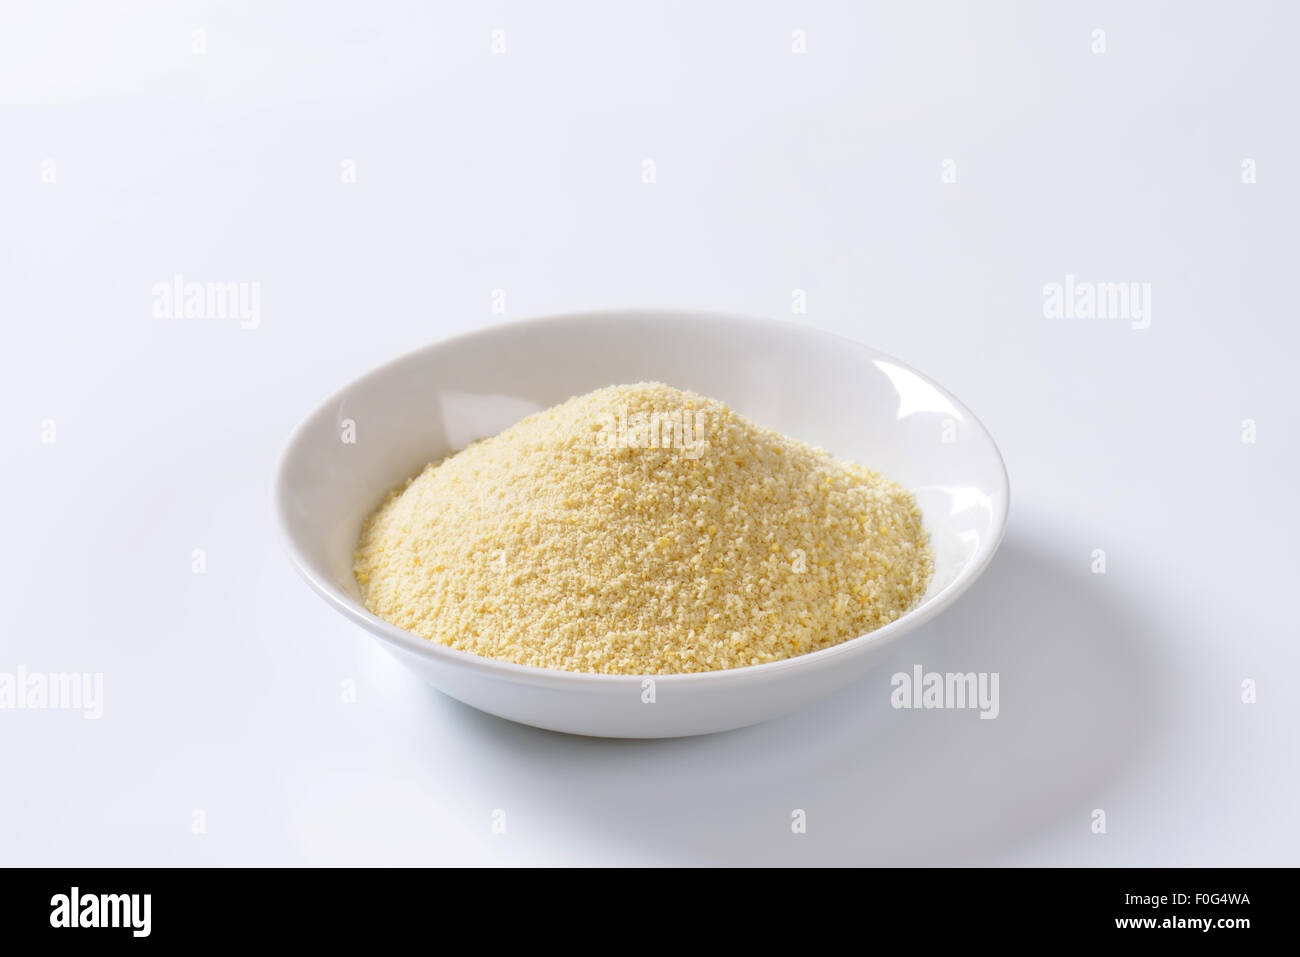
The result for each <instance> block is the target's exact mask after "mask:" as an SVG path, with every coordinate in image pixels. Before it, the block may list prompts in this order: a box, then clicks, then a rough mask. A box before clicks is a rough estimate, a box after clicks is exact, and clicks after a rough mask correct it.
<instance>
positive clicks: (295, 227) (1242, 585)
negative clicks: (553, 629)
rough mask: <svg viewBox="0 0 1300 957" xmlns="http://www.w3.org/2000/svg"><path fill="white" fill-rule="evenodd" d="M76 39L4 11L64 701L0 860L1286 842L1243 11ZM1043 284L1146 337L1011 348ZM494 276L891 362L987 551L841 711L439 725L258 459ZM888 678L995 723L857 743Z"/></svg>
mask: <svg viewBox="0 0 1300 957" xmlns="http://www.w3.org/2000/svg"><path fill="white" fill-rule="evenodd" d="M115 6H118V7H123V6H125V7H128V9H127V12H124V13H115V12H112V11H110V10H109V9H108V5H100V4H91V3H84V4H76V5H68V4H59V3H23V4H13V3H11V4H6V5H5V6H4V8H3V12H2V13H0V107H2V108H3V129H4V149H3V150H0V211H2V212H0V293H2V294H3V298H2V299H0V303H2V305H0V308H2V309H3V311H4V319H5V323H4V327H5V332H6V335H7V341H6V344H5V345H6V348H5V350H4V374H3V376H2V377H0V383H2V384H0V389H3V407H4V412H5V414H4V429H5V433H4V436H5V441H4V442H3V444H2V445H0V449H2V454H3V456H4V458H3V462H0V468H3V474H4V475H5V490H6V497H7V499H8V502H9V507H8V508H7V509H6V518H5V532H6V536H5V537H6V541H7V543H8V547H7V548H6V549H5V550H4V558H3V566H2V570H3V574H4V580H5V581H6V582H7V586H6V590H5V595H6V598H7V603H6V608H5V611H6V614H5V622H4V631H3V648H2V649H0V671H12V670H13V669H14V668H16V667H17V665H19V664H24V665H26V666H27V667H28V668H30V669H34V670H47V671H64V670H67V671H92V672H102V673H103V675H104V696H105V700H104V715H103V717H102V719H100V720H98V721H88V720H83V719H82V718H81V717H80V716H79V715H78V714H73V713H68V712H61V711H16V712H10V711H0V762H2V763H3V766H4V768H5V782H6V785H7V786H6V787H5V788H3V789H2V790H0V860H2V861H3V862H5V863H39V864H67V863H76V864H116V863H128V864H144V863H195V864H201V863H293V862H310V863H337V862H401V863H495V862H508V863H634V862H641V863H670V862H685V863H721V862H742V863H760V862H765V863H766V862H771V863H781V862H788V863H826V862H834V863H893V862H902V863H925V862H945V863H968V862H969V863H976V862H982V863H996V864H1017V863H1084V864H1105V863H1110V864H1152V863H1155V864H1218V863H1276V864H1282V863H1287V864H1295V863H1297V856H1298V855H1297V850H1298V849H1300V848H1298V844H1300V841H1298V839H1297V825H1296V823H1295V821H1294V817H1293V813H1294V808H1295V805H1296V799H1297V796H1298V795H1297V774H1298V773H1300V772H1298V771H1297V765H1296V760H1295V747H1296V744H1295V728H1296V727H1297V723H1298V719H1300V714H1297V705H1296V697H1295V692H1294V688H1293V687H1292V685H1293V676H1294V675H1295V674H1296V673H1297V665H1298V664H1300V662H1298V661H1297V658H1300V654H1298V653H1297V628H1296V624H1295V620H1296V616H1295V611H1294V607H1293V606H1294V602H1293V601H1292V596H1293V593H1294V590H1295V582H1296V578H1297V560H1296V557H1295V547H1294V539H1295V534H1296V531H1297V528H1300V516H1298V515H1297V498H1296V493H1295V487H1294V486H1295V480H1294V476H1295V475H1296V473H1297V465H1298V464H1300V462H1298V461H1297V453H1296V443H1295V439H1294V426H1295V411H1294V408H1295V405H1294V399H1293V396H1294V390H1295V373H1294V368H1293V366H1294V350H1295V347H1296V344H1297V341H1296V340H1297V333H1296V324H1295V315H1294V314H1295V295H1294V282H1293V279H1292V276H1293V275H1294V272H1295V262H1296V252H1297V249H1296V246H1297V244H1296V238H1295V235H1296V234H1295V223H1296V221H1297V219H1298V218H1300V217H1298V216H1297V213H1298V212H1300V209H1298V207H1300V203H1298V202H1297V200H1298V198H1300V197H1298V196H1297V177H1296V174H1295V170H1296V162H1297V148H1298V147H1300V137H1297V133H1296V124H1295V108H1294V94H1295V90H1296V88H1297V66H1296V57H1295V54H1294V50H1293V49H1292V47H1293V38H1294V36H1295V34H1296V28H1297V26H1298V25H1300V24H1297V12H1296V9H1295V7H1294V6H1293V5H1287V4H1280V3H1279V4H1276V5H1270V4H1260V5H1256V4H1250V3H1247V4H1237V5H1234V6H1232V7H1231V8H1228V7H1225V6H1215V5H1198V4H1172V3H1171V4H1137V5H1134V4H1102V5H1092V6H1089V7H1087V8H1083V7H1079V8H1077V9H1067V8H1064V7H1063V6H1062V5H1058V4H1052V5H1050V6H1046V5H1029V4H1026V5H1022V6H1002V5H998V6H992V7H988V8H986V5H979V6H978V7H977V6H975V5H969V6H968V5H964V4H963V5H954V6H951V7H950V6H946V5H945V6H932V5H928V4H927V5H916V4H898V5H896V6H891V7H889V8H887V9H880V10H875V11H859V10H858V9H857V6H858V5H856V4H852V5H851V4H848V3H842V4H841V3H826V4H813V5H808V4H794V3H788V4H750V3H745V4H741V3H729V4H720V5H713V6H710V7H709V8H708V9H707V10H702V9H700V7H701V5H700V4H694V3H691V4H686V3H676V4H651V5H639V6H632V5H620V7H622V9H620V10H618V11H615V10H612V9H607V7H608V6H610V5H603V4H595V3H592V4H553V3H546V4H540V3H539V4H509V5H506V4H495V5H484V6H481V7H474V6H468V5H466V6H455V7H452V6H448V5H441V4H440V5H438V6H437V8H436V9H435V8H434V7H433V5H428V6H426V5H424V4H416V3H411V4H402V5H394V4H389V5H385V4H369V5H355V4H351V5H342V4H340V5H337V8H336V9H332V10H331V9H326V8H325V6H324V5H316V4H313V5H311V7H310V8H308V7H306V6H305V5H300V4H272V3H265V4H264V3H259V4H252V3H248V4H229V5H222V6H221V7H219V8H218V7H217V6H215V5H213V6H207V5H203V6H199V5H187V4H167V5H165V6H164V5H162V4H158V5H157V7H156V8H155V7H146V6H130V5H115ZM1099 27H1100V28H1104V29H1105V30H1106V36H1107V52H1106V53H1105V54H1100V55H1098V54H1092V53H1090V51H1089V47H1090V43H1091V31H1092V30H1093V29H1094V28H1099ZM496 28H504V29H505V30H506V38H507V51H508V52H507V53H505V54H503V55H492V54H491V53H490V52H489V44H490V42H491V31H492V30H493V29H496ZM796 28H800V29H804V30H806V31H807V37H808V52H807V53H806V54H803V55H793V54H791V52H790V46H791V31H792V30H793V29H796ZM194 29H203V30H205V31H206V43H207V52H206V53H204V54H200V55H195V54H192V53H191V52H190V51H191V31H192V30H194ZM647 158H651V159H653V160H655V162H656V171H657V182H656V183H655V184H654V185H644V184H643V183H642V182H641V171H642V161H643V160H644V159H647ZM948 158H951V159H954V160H955V161H956V164H957V173H958V179H957V182H956V183H954V184H944V183H942V182H941V181H940V173H941V164H942V162H943V161H944V160H945V159H948ZM1244 158H1253V159H1255V160H1256V162H1257V169H1258V182H1257V183H1255V184H1250V185H1246V184H1243V183H1242V182H1241V163H1242V160H1243V159H1244ZM46 159H53V160H54V161H55V164H56V167H55V168H56V170H57V182H56V183H54V184H52V185H43V184H42V182H41V173H42V168H43V167H42V163H43V161H44V160H46ZM347 159H352V160H355V162H356V170H357V182H356V183H355V184H351V185H343V184H341V183H340V168H341V167H340V164H341V162H342V161H343V160H347ZM176 273H182V274H184V275H185V276H187V277H190V278H192V279H196V280H200V281H240V280H242V281H257V282H260V283H261V288H262V317H261V323H260V325H259V327H258V328H257V329H256V330H241V329H240V328H239V327H238V325H237V324H236V323H234V322H232V321H229V320H227V321H198V320H170V321H169V320H158V319H154V318H153V316H152V314H151V305H152V296H151V290H152V287H153V285H154V284H155V283H158V282H166V281H168V280H170V278H171V277H172V276H173V275H174V274H176ZM1067 274H1073V275H1076V276H1078V277H1079V278H1080V279H1089V280H1111V281H1138V282H1149V283H1151V285H1152V302H1153V310H1152V322H1151V326H1150V328H1148V329H1145V330H1134V329H1132V328H1131V327H1130V325H1129V324H1128V323H1125V322H1122V321H1101V320H1095V321H1087V320H1049V319H1045V318H1044V317H1043V312H1042V305H1043V294H1042V288H1043V286H1044V284H1046V283H1050V282H1063V281H1064V277H1065V276H1066V275H1067ZM796 288H798V289H804V290H806V293H807V302H808V311H807V313H806V314H805V315H795V316H791V315H790V302H791V290H792V289H796ZM493 289H504V290H506V304H507V312H506V315H505V317H506V318H510V317H520V316H526V315H531V314H540V313H546V312H559V311H569V310H575V309H583V308H590V307H599V306H610V305H619V306H621V305H671V306H680V307H686V308H702V309H717V310H723V311H730V312H739V313H751V314H759V315H769V316H774V317H782V316H785V317H789V319H790V321H792V322H805V323H809V324H813V325H816V326H820V327H824V328H827V329H831V330H834V331H837V332H841V333H844V334H847V335H850V336H852V337H855V338H857V339H860V340H861V341H863V342H866V343H867V344H869V345H872V346H875V347H877V348H879V349H882V350H883V351H885V352H888V353H890V354H893V355H897V356H898V357H900V358H902V359H904V360H905V361H908V362H910V363H912V364H914V365H916V366H917V367H918V368H921V369H924V370H925V371H926V372H927V373H929V374H931V375H933V376H934V377H935V378H936V379H937V380H938V381H940V382H942V383H944V384H945V385H946V386H948V387H949V388H951V389H952V390H953V391H954V392H955V393H956V394H957V395H959V396H961V397H962V399H963V400H965V401H966V402H967V403H968V404H969V406H970V407H971V408H972V409H973V410H974V412H975V413H976V414H977V415H978V416H979V417H980V418H981V419H982V420H983V422H984V423H985V424H986V425H987V426H988V427H989V428H990V430H991V431H992V433H993V435H994V437H995V438H996V439H997V441H998V443H999V445H1000V447H1001V448H1002V450H1003V452H1004V454H1005V456H1006V458H1007V465H1008V469H1009V471H1010V474H1011V482H1012V488H1013V496H1014V502H1013V505H1012V517H1011V525H1010V528H1009V530H1008V534H1007V540H1006V541H1005V542H1004V544H1003V547H1002V550H1001V551H1000V553H999V555H998V558H997V560H996V561H995V562H994V564H993V565H992V566H991V567H990V569H989V571H988V572H987V574H986V575H985V576H984V578H982V579H981V581H980V582H979V584H978V585H977V586H976V587H975V588H974V589H972V591H971V592H970V593H969V594H968V595H967V596H965V598H963V600H962V601H961V603H960V604H959V605H958V606H957V607H954V608H953V609H952V610H951V611H950V612H949V613H947V614H945V615H944V616H942V617H941V618H940V619H938V620H937V621H936V622H935V623H933V624H932V625H931V626H929V627H927V628H926V629H925V631H924V632H923V633H920V634H918V635H916V636H914V638H913V639H912V640H909V641H908V642H907V643H905V644H902V645H899V646H898V649H897V650H898V654H897V658H896V660H891V661H889V662H888V663H886V664H885V665H884V666H883V667H882V668H881V669H880V670H879V672H878V674H877V675H876V676H875V677H874V678H868V679H866V680H864V681H862V682H859V683H858V684H856V685H854V686H853V687H851V688H849V689H846V690H845V691H843V692H841V693H839V694H837V695H836V696H834V697H833V698H831V699H828V700H827V701H824V702H822V703H820V704H818V705H815V706H813V707H810V708H808V709H805V710H803V711H801V712H799V713H798V714H795V715H793V716H791V717H789V718H786V719H782V720H780V721H777V722H773V723H770V724H767V725H761V726H758V727H755V728H751V729H747V730H744V731H738V732H734V733H730V734H726V735H721V736H717V737H710V738H699V739H689V740H684V741H663V742H649V743H636V742H633V743H626V742H622V743H620V742H608V741H591V740H585V739H579V738H570V737H565V736H561V735H556V734H551V733H547V732H541V731H535V730H532V729H529V728H525V727H521V726H517V725H512V724H509V723H506V722H504V721H501V720H498V719H495V718H491V717H488V716H485V715H482V714H480V713H478V712H475V711H472V710H471V709H469V708H466V707H464V706H463V705H460V704H457V703H455V702H453V701H450V700H448V699H447V698H444V697H442V696H440V695H439V694H438V693H437V692H435V691H433V690H431V689H429V688H428V687H427V686H426V685H424V684H423V683H422V682H421V681H419V680H418V679H417V678H415V677H414V676H412V675H410V674H408V673H407V672H405V671H403V670H402V669H401V667H400V666H399V665H398V664H397V663H396V662H394V661H392V660H391V659H390V658H389V657H388V656H387V655H386V654H385V652H384V651H383V650H382V649H381V648H380V647H379V646H378V645H377V644H376V643H375V642H374V641H372V640H371V639H370V638H369V637H368V636H367V635H365V634H364V633H362V632H361V631H360V630H359V629H357V628H355V627H354V626H352V625H351V624H349V623H348V622H346V621H344V620H343V619H342V618H340V617H339V616H337V615H335V614H334V613H333V612H331V611H330V610H329V609H328V608H327V607H326V606H325V605H324V604H323V603H322V602H320V601H319V599H317V598H316V597H315V596H313V595H312V594H311V593H310V591H309V590H308V589H307V588H306V587H304V586H303V584H302V582H300V581H299V580H298V578H297V576H296V575H295V573H294V572H293V570H292V568H291V567H290V565H289V563H288V562H287V561H286V560H285V557H284V555H283V554H282V553H281V551H280V547H279V545H278V543H277V542H276V540H275V531H274V526H273V522H272V520H271V510H270V507H269V503H268V497H269V494H268V493H269V479H270V473H271V469H272V466H273V463H274V461H275V457H276V455H277V453H278V452H279V450H280V448H281V446H282V444H283V442H284V440H285V438H286V436H287V435H288V432H289V430H290V429H291V427H292V426H293V425H294V424H295V423H296V422H297V420H298V419H299V418H300V417H301V416H302V415H304V414H305V413H306V412H307V411H308V410H309V409H310V408H312V407H313V406H314V405H315V404H316V403H317V402H319V401H320V400H321V399H322V398H323V397H324V396H326V395H328V394H329V393H330V392H332V391H333V390H334V389H336V388H337V387H339V386H340V385H341V384H343V383H344V382H347V381H349V380H350V379H352V378H353V377H354V376H356V375H357V374H359V373H361V372H363V371H365V370H366V369H368V368H371V367H372V366H374V365H376V364H378V363H380V362H383V361H385V360H387V359H389V358H391V357H392V356H394V355H397V354H399V353H401V352H405V351H407V350H409V349H412V348H414V347H417V346H420V345H422V344H424V343H426V342H429V341H431V340H433V339H436V338H438V337H441V336H443V335H447V334H450V333H454V332H459V331H463V330H467V329H472V328H476V327H480V326H482V325H485V324H487V323H490V322H493V321H496V320H498V319H500V318H502V317H501V316H498V315H494V314H492V312H491V308H490V306H491V302H492V298H491V297H492V290H493ZM689 345H690V344H689V343H683V344H682V347H683V348H689ZM774 386H776V387H779V383H776V384H774ZM1247 418H1252V419H1255V420H1256V421H1257V423H1258V441H1257V443H1255V444H1253V445H1247V444H1243V443H1242V441H1241V423H1242V420H1243V419H1247ZM45 419H52V420H54V421H55V422H56V423H57V441H56V442H55V443H53V444H42V443H41V441H40V436H41V423H42V421H43V420H45ZM195 548H203V549H205V550H206V553H207V568H208V570H207V574H205V575H194V574H192V573H191V551H192V550H193V549H195ZM1098 548H1101V549H1105V552H1106V556H1107V574H1105V575H1093V574H1091V572H1090V570H1089V568H1090V564H1091V562H1092V557H1091V555H1092V551H1093V550H1094V549H1098ZM915 663H921V664H924V665H925V667H926V668H927V669H933V670H944V671H955V670H980V671H985V670H987V671H998V672H999V673H1000V675H1001V698H1002V701H1001V715H1000V717H999V718H998V719H997V720H993V721H980V720H978V719H977V716H976V714H975V713H973V712H969V711H967V712H960V711H935V712H926V711H895V710H892V709H891V708H890V707H889V702H888V690H889V689H888V677H889V674H890V673H891V672H893V671H895V670H900V669H907V668H910V667H911V666H912V665H913V664H915ZM1246 678H1253V679H1255V680H1256V681H1257V682H1258V689H1259V691H1258V703H1256V704H1253V705H1246V704H1243V703H1242V702H1241V700H1240V698H1241V682H1242V681H1243V679H1246ZM345 680H352V681H355V682H356V687H357V694H358V700H357V702H356V703H355V704H350V705H349V704H344V703H342V701H341V695H340V687H341V685H340V683H341V682H343V681H345ZM796 808H798V809H803V810H805V811H806V812H807V816H808V833H807V834H805V835H802V836H796V835H793V834H791V832H790V824H789V822H790V819H791V818H790V815H791V811H792V809H796ZM1095 808H1103V809H1105V810H1106V812H1107V815H1108V817H1107V821H1108V833H1107V834H1105V835H1104V836H1099V835H1094V834H1092V833H1091V830H1090V824H1091V818H1090V814H1091V811H1092V810H1093V809H1095ZM195 809H202V810H203V811H204V812H205V814H206V821H207V832H206V833H205V834H194V833H192V829H191V820H192V812H193V811H194V810H195ZM496 809H501V810H504V811H505V812H506V815H507V818H506V820H507V822H508V824H507V830H506V833H505V834H493V833H492V831H491V828H490V823H491V814H492V812H493V811H494V810H496Z"/></svg>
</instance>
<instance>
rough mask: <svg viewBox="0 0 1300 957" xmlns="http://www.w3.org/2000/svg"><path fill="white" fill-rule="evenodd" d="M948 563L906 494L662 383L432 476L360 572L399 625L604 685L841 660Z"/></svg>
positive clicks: (505, 440) (440, 466) (524, 425)
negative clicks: (581, 674)
mask: <svg viewBox="0 0 1300 957" xmlns="http://www.w3.org/2000/svg"><path fill="white" fill-rule="evenodd" d="M638 414H641V415H640V416H638ZM652 414H653V415H655V416H657V417H659V418H656V419H649V418H648V417H649V416H650V415H652ZM674 416H675V417H676V418H675V419H674ZM660 418H661V419H662V423H660ZM647 421H648V422H649V423H650V426H655V425H662V432H659V431H655V432H654V436H653V441H652V439H651V438H650V437H649V436H650V435H651V428H650V426H646V425H645V423H646V422H647ZM674 421H675V422H676V423H677V424H678V428H677V429H676V433H675V434H674V433H673V432H672V430H671V428H670V426H669V425H668V423H672V422H674ZM683 422H684V423H686V424H687V425H688V426H689V425H702V429H701V428H697V429H695V430H694V434H692V433H691V431H690V430H689V429H687V430H683V429H682V428H681V427H680V426H681V423H683ZM612 423H617V425H612ZM626 423H632V425H631V426H628V425H626ZM638 424H640V425H642V426H643V427H642V428H641V429H640V431H639V433H638V431H637V428H636V426H637V425H638ZM701 433H702V434H701ZM638 435H639V439H638ZM932 570H933V561H932V556H931V551H930V546H929V541H928V536H927V534H926V532H925V529H924V527H923V526H922V524H921V514H920V511H919V510H918V509H917V506H916V502H915V500H914V499H913V498H912V496H911V494H909V493H908V492H907V491H906V490H905V489H903V488H901V487H900V486H898V485H895V484H894V483H893V482H890V481H888V480H887V479H885V478H883V477H881V476H880V475H877V474H876V473H874V472H871V471H868V470H867V469H865V468H862V467H861V466H858V465H852V464H849V463H847V462H841V461H839V460H838V459H835V458H833V457H831V456H830V455H829V454H827V453H826V452H823V451H822V450H820V449H816V448H813V447H811V446H808V445H805V444H803V443H801V442H796V441H794V440H793V439H789V438H786V437H785V436H782V435H779V434H778V433H776V432H773V431H770V430H769V429H765V428H762V427H760V426H758V425H755V424H754V423H753V422H750V421H749V420H748V419H745V418H742V417H741V416H739V415H736V414H735V413H734V412H732V411H731V410H730V409H729V408H727V406H725V405H724V404H723V403H721V402H718V401H715V400H713V399H708V398H705V397H703V396H700V395H697V394H695V393H693V392H683V391H680V390H677V389H673V388H671V387H669V386H666V385H661V384H659V383H642V384H638V385H631V386H615V387H611V388H607V389H600V390H598V391H596V392H592V393H589V394H587V395H582V396H578V397H577V398H574V399H570V400H569V401H567V402H565V403H563V404H561V405H558V406H556V407H555V408H553V409H549V410H547V411H545V412H539V413H537V414H536V415H532V416H529V417H528V418H526V419H524V420H523V421H521V422H518V423H517V424H515V425H513V426H511V427H510V428H508V429H506V430H505V431H504V432H502V433H501V434H500V435H497V436H496V437H494V438H489V439H485V440H483V441H480V442H477V443H474V444H473V445H471V446H469V447H468V448H466V449H465V450H464V451H462V452H459V453H457V454H455V455H452V456H450V457H448V458H446V459H444V460H443V461H441V462H438V463H434V464H431V465H429V466H428V467H427V468H425V469H424V471H423V472H422V473H420V475H419V476H417V477H416V478H414V479H411V480H410V481H408V482H407V483H406V484H405V485H404V486H403V487H402V488H400V489H397V490H396V491H394V492H392V493H391V494H390V495H389V496H388V498H387V499H386V500H385V501H384V502H383V504H381V505H380V506H379V508H378V509H377V510H376V511H375V513H374V514H373V515H371V516H370V518H369V519H367V520H366V523H365V525H364V527H363V529H362V532H361V539H360V542H359V544H358V550H357V552H356V560H355V573H356V578H357V582H358V583H359V584H360V586H361V591H362V596H363V598H364V601H365V604H366V607H367V608H369V609H370V610H371V611H372V612H373V613H374V614H376V615H378V616H379V617H380V618H383V619H385V620H386V621H388V622H391V623H392V624H394V625H396V626H398V627H399V628H403V629H405V630H407V631H410V632H413V633H414V634H417V635H421V636H423V637H425V638H428V639H430V640H432V641H437V642H440V643H441V644H444V645H448V646H450V647H452V648H460V649H462V650H465V651H471V652H474V653H476V654H480V655H486V656H488V657H491V658H497V659H501V660H504V661H512V662H516V663H518V664H524V665H536V666H538V667H543V668H558V669H563V670H566V671H588V672H601V673H605V674H675V673H680V672H697V671H714V670H718V669H722V668H738V667H741V666H743V665H753V664H760V663H762V662H767V661H776V660H778V659H782V658H790V657H792V656H794V655H802V654H806V653H808V652H810V651H816V650H818V649H821V648H827V647H830V646H831V645H835V644H839V643H840V642H842V641H845V640H846V639H849V638H853V637H856V636H858V635H861V634H864V633H865V632H869V631H872V630H873V629H876V628H879V627H880V626H881V625H884V624H887V623H888V622H891V621H893V620H894V619H895V618H898V617H899V616H900V615H902V614H903V613H904V612H905V611H907V610H908V609H909V608H911V607H912V606H914V605H915V604H916V603H917V602H918V601H919V600H920V597H921V596H922V594H923V593H924V592H925V589H926V585H927V583H928V582H929V579H930V575H931V572H932Z"/></svg>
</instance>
